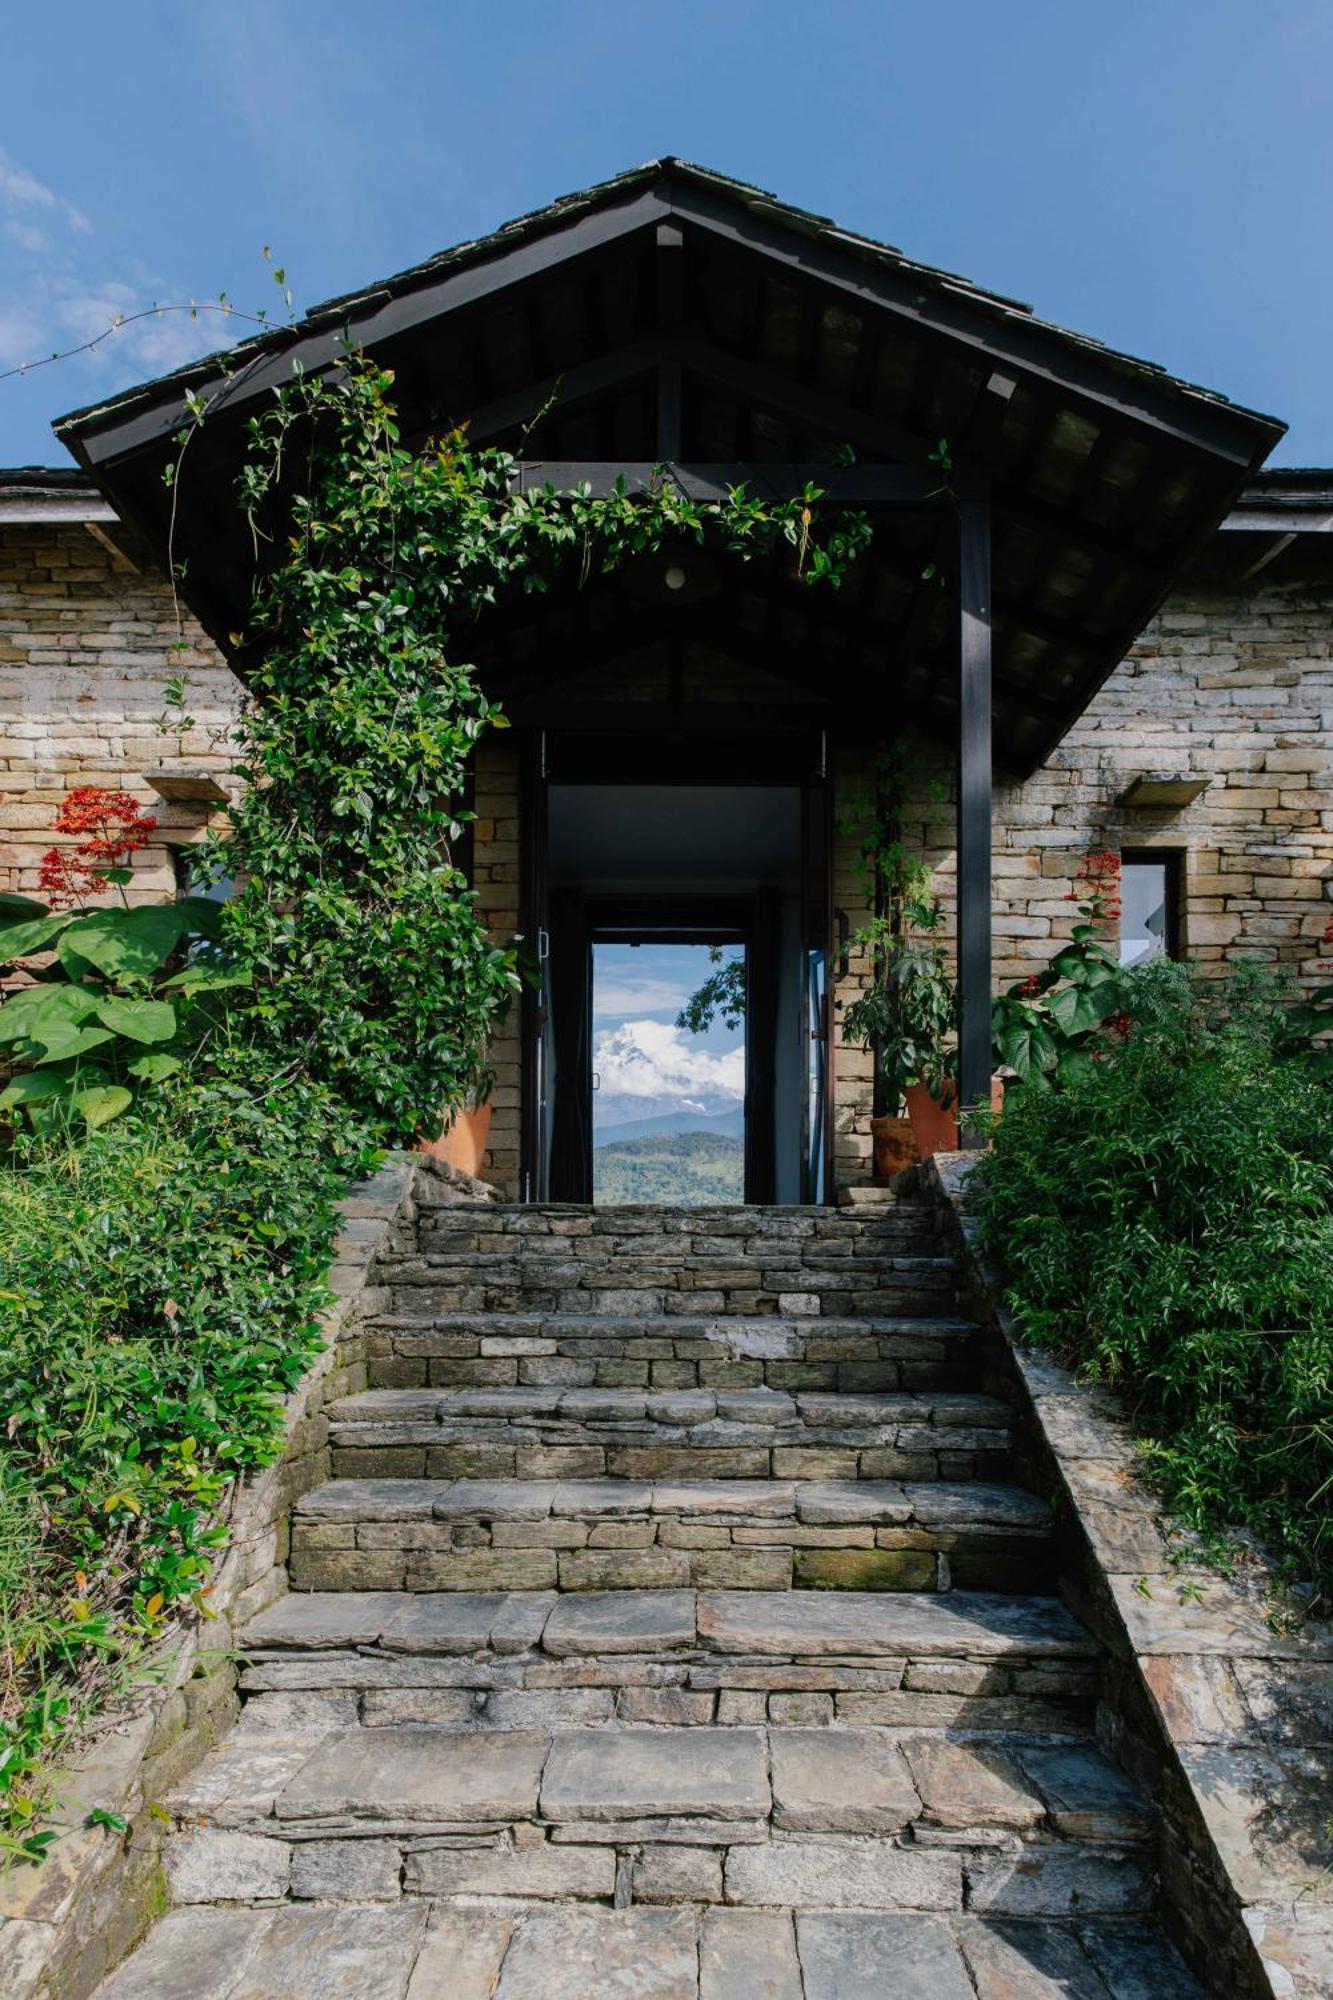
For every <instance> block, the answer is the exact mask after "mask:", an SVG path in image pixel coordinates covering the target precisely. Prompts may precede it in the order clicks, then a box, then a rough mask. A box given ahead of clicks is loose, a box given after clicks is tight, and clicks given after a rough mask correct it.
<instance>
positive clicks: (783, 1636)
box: [241, 1590, 1099, 1735]
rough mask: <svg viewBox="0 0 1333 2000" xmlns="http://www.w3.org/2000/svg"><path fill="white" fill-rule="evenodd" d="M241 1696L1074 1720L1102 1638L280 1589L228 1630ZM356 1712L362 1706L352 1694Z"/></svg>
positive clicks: (924, 1611)
mask: <svg viewBox="0 0 1333 2000" xmlns="http://www.w3.org/2000/svg"><path fill="white" fill-rule="evenodd" d="M241 1643H242V1646H243V1650H244V1653H245V1656H246V1661H247V1664H246V1665H245V1666H244V1668H243V1670H242V1686H243V1689H244V1691H245V1693H246V1695H247V1697H248V1698H251V1699H253V1698H255V1697H258V1696H270V1695H272V1696H279V1695H281V1696H293V1695H299V1696H302V1697H304V1698H307V1699H315V1700H323V1699H326V1698H330V1697H332V1698H335V1699H336V1700H337V1701H339V1702H342V1703H344V1706H345V1707H346V1705H347V1704H350V1710H349V1711H348V1713H347V1715H346V1718H345V1719H349V1720H350V1719H352V1715H353V1714H354V1713H360V1715H361V1717H362V1719H363V1720H370V1719H372V1717H373V1718H374V1719H379V1720H400V1721H406V1720H420V1721H430V1722H436V1723H440V1724H444V1723H446V1722H447V1723H449V1724H450V1725H451V1726H453V1727H456V1728H460V1729H470V1728H475V1727H478V1726H484V1727H489V1728H496V1727H499V1726H500V1725H501V1722H502V1721H503V1722H504V1723H505V1724H506V1726H510V1727H528V1726H545V1725H547V1724H549V1723H551V1722H555V1721H573V1720H577V1721H580V1722H609V1721H614V1720H620V1721H630V1720H633V1721H639V1722H649V1721H651V1722H656V1723H659V1724H662V1725H671V1724H704V1723H710V1722H719V1723H732V1724H741V1723H754V1722H762V1721H765V1720H768V1721H774V1722H795V1721H803V1722H821V1721H822V1722H831V1721H834V1720H837V1721H840V1722H844V1723H855V1724H859V1725H865V1724H874V1725H878V1726H882V1727H891V1728H895V1729H903V1730H912V1731H915V1732H928V1731H933V1730H941V1729H949V1730H952V1731H955V1732H959V1731H961V1732H968V1731H971V1732H977V1731H984V1732H989V1733H992V1734H993V1733H994V1732H995V1731H997V1730H1016V1731H1023V1732H1029V1733H1030V1732H1053V1733H1056V1734H1073V1735H1076V1734H1080V1733H1085V1732H1086V1731H1087V1730H1088V1728H1089V1726H1090V1722H1091V1714H1092V1704H1093V1703H1094V1701H1095V1699H1096V1695H1097V1689H1098V1681H1099V1668H1098V1656H1099V1648H1098V1646H1097V1642H1096V1641H1095V1640H1094V1639H1093V1637H1092V1635H1091V1634H1090V1633H1089V1632H1088V1631H1087V1630H1086V1629H1085V1628H1084V1627H1083V1626H1081V1625H1080V1624H1079V1623H1078V1621H1077V1620H1076V1619H1074V1618H1072V1617H1071V1616H1070V1614H1069V1613H1068V1612H1067V1611H1066V1610H1065V1609H1064V1607H1063V1606H1062V1605H1061V1604H1059V1603H1058V1602H1056V1601H1055V1600H1054V1599H1051V1598H1039V1597H1031V1598H1022V1597H1004V1596H999V1595H995V1594H991V1593H979V1592H964V1591H955V1592H950V1593H947V1594H943V1595H939V1596H932V1595H928V1594H922V1593H885V1594H880V1593H864V1592H838V1593H828V1592H814V1591H794V1592H783V1593H775V1592H747V1591H715V1592H699V1593H697V1594H696V1593H695V1592H693V1591H686V1590H657V1591H647V1590H617V1591H586V1592H578V1593H571V1594H567V1595H563V1596H562V1595H559V1594H558V1593H556V1592H554V1591H529V1592H523V1591H509V1592H505V1591H492V1592H465V1591H453V1592H439V1593H420V1594H414V1593H406V1592H399V1591H338V1592H309V1593H307V1592H294V1593H292V1594H290V1595H289V1596H287V1597H284V1598H282V1599H280V1600H279V1601H278V1602H277V1603H276V1604H274V1605H272V1606H270V1607H269V1609H268V1610H267V1611H264V1612H262V1613H261V1614H260V1616H259V1617H258V1618H256V1619H254V1620H253V1621H252V1622H251V1624H250V1625H249V1626H248V1628H247V1629H246V1631H245V1632H244V1634H243V1635H242V1641H241ZM358 1705H359V1706H358Z"/></svg>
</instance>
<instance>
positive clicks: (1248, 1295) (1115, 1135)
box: [982, 966, 1333, 1604]
mask: <svg viewBox="0 0 1333 2000" xmlns="http://www.w3.org/2000/svg"><path fill="white" fill-rule="evenodd" d="M1130 1013H1131V1016H1132V1027H1131V1030H1130V1033H1129V1036H1128V1040H1127V1041H1126V1042H1125V1043H1124V1045H1123V1046H1122V1047H1119V1048H1116V1049H1109V1050H1107V1051H1106V1052H1104V1055H1103V1059H1102V1060H1099V1061H1096V1062H1094V1063H1093V1064H1092V1065H1091V1066H1090V1069H1089V1071H1088V1073H1087V1074H1086V1075H1084V1076H1082V1077H1080V1078H1078V1079H1077V1080H1075V1081H1073V1082H1072V1083H1071V1084H1070V1085H1069V1087H1068V1088H1066V1089H1062V1090H1057V1091H1052V1092H1049V1093H1044V1094H1042V1093H1037V1092H1029V1091H1021V1092H1019V1093H1017V1094H1016V1095H1015V1096H1012V1097H1011V1098H1010V1099H1009V1100H1008V1101H1007V1102H1006V1105H1005V1111H1004V1116H1003V1118H1002V1119H1001V1121H1000V1123H999V1126H998V1128H997V1129H996V1132H995V1141H994V1152H993V1154H992V1155H991V1157H990V1158H989V1160H988V1161H987V1164H986V1167H985V1169H984V1174H985V1187H984V1199H983V1206H982V1231H983V1240H984V1242H985V1244H986V1246H987V1248H988V1249H989V1251H990V1252H991V1253H992V1254H993V1255H994V1256H995V1257H996V1259H997V1260H998V1261H999V1263H1000V1264H1001V1266H1002V1267H1003V1269H1004V1272H1005V1274H1006V1281H1007V1296H1008V1300H1009V1303H1010V1305H1011V1306H1012V1308H1013V1309H1014V1311H1015V1312H1016V1314H1017V1316H1018V1318H1019V1320H1020V1322H1021V1324H1022V1325H1023V1327H1024V1329H1025V1330H1026V1331H1027V1333H1028V1334H1030V1335H1031V1336H1032V1337H1033V1338H1035V1339H1037V1340H1039V1341H1041V1342H1043V1343H1045V1344H1047V1345H1049V1346H1050V1347H1052V1348H1054V1349H1055V1350H1056V1351H1057V1352H1058V1353H1060V1354H1061V1355H1062V1356H1064V1357H1066V1358H1067V1359H1069V1360H1072V1361H1073V1362H1075V1363H1077V1364H1078V1365H1079V1367H1080V1368H1081V1369H1082V1370H1083V1371H1084V1372H1085V1373H1086V1374H1087V1375H1088V1376H1090V1377H1093V1378H1095V1379H1098V1380H1103V1381H1107V1382H1110V1383H1112V1384H1114V1385H1115V1387H1116V1388H1117V1389H1118V1390H1119V1391H1120V1392H1121V1393H1122V1394H1123V1395H1124V1396H1125V1397H1126V1398H1127V1400H1128V1403H1129V1407H1130V1409H1131V1411H1132V1413H1133V1416H1134V1419H1135V1422H1136V1424H1137V1426H1138V1428H1139V1430H1140V1432H1141V1435H1142V1438H1143V1440H1144V1447H1145V1455H1146V1461H1147V1465H1148V1468H1149V1470H1150V1471H1151V1473H1152V1474H1153V1476H1154V1477H1155V1479H1156V1480H1157V1482H1158V1483H1159V1485H1160V1487H1161V1489H1162V1490H1163V1492H1164V1493H1165V1495H1166V1497H1167V1498H1168V1500H1169V1501H1170V1503H1171V1504H1172V1506H1173V1507H1174V1508H1176V1509H1177V1510H1178V1511H1179V1512H1180V1513H1181V1514H1183V1515H1184V1516H1185V1517H1186V1519H1188V1520H1189V1521H1190V1522H1191V1523H1193V1524H1194V1525H1196V1526H1197V1527H1199V1528H1200V1529H1202V1530H1204V1531H1205V1533H1207V1534H1208V1535H1210V1536H1214V1537H1217V1538H1219V1539H1220V1540H1225V1539H1226V1538H1227V1537H1229V1536H1234V1534H1235V1533H1236V1531H1238V1530H1242V1529H1247V1530H1250V1531H1253V1532H1254V1533H1255V1534H1257V1535H1258V1536H1260V1537H1261V1538H1263V1539H1264V1540H1265V1541H1266V1542H1267V1543H1268V1544H1269V1545H1270V1546H1271V1547H1272V1548H1273V1549H1274V1550H1275V1551H1276V1553H1277V1554H1278V1555H1279V1556H1280V1558H1281V1560H1282V1564H1283V1567H1284V1569H1285V1571H1286V1573H1287V1575H1288V1576H1289V1578H1291V1579H1293V1580H1296V1581H1299V1582H1302V1583H1304V1585H1305V1586H1306V1587H1307V1590H1308V1591H1309V1592H1310V1593H1311V1594H1312V1595H1314V1596H1322V1598H1323V1600H1324V1602H1325V1604H1327V1602H1328V1600H1329V1598H1330V1596H1333V1507H1330V1497H1331V1496H1333V1086H1331V1085H1330V1082H1329V1080H1328V1075H1327V1071H1322V1072H1321V1070H1320V1068H1319V1066H1318V1064H1317V1062H1316V1061H1314V1060H1312V1059H1311V1058H1309V1057H1308V1056H1280V1055H1279V1054H1278V1053H1277V1043H1278V1035H1277V1033H1276V1032H1275V1023H1276V1015H1275V1009H1274V1006H1273V1004H1272V993H1271V990H1270V989H1269V988H1268V987H1267V986H1266V985H1265V984H1264V983H1263V982H1261V981H1260V982H1256V981H1255V980H1254V979H1250V978H1246V979H1242V980H1240V981H1238V982H1233V984H1232V985H1231V986H1230V987H1229V988H1223V989H1221V990H1220V991H1219V990H1218V989H1217V988H1216V987H1213V988H1211V989H1210V988H1209V987H1207V986H1206V985H1204V984H1203V983H1201V982H1199V981H1197V980H1196V979H1193V978H1191V976H1190V975H1189V974H1188V973H1187V972H1186V971H1185V970H1184V969H1183V968H1181V967H1176V966H1163V967H1160V968H1152V969H1150V970H1149V971H1147V972H1145V973H1143V974H1140V975H1136V976H1135V978H1134V980H1133V981H1132V982H1131V999H1130Z"/></svg>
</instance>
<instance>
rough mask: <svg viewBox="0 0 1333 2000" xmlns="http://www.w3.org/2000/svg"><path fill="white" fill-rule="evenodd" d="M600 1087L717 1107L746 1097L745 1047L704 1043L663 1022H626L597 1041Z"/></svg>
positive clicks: (605, 1094) (692, 1107) (604, 1093)
mask: <svg viewBox="0 0 1333 2000" xmlns="http://www.w3.org/2000/svg"><path fill="white" fill-rule="evenodd" d="M593 1068H594V1070H596V1072H597V1075H598V1078H599V1084H598V1090H599V1093H600V1095H601V1097H602V1099H603V1100H604V1101H605V1100H606V1099H607V1098H612V1097H619V1098H653V1099H656V1100H663V1099H665V1100H669V1101H670V1103H671V1107H672V1108H673V1109H675V1110H678V1111H718V1110H721V1109H723V1108H725V1107H726V1106H729V1105H735V1104H740V1103H741V1102H742V1101H743V1100H744V1097H745V1049H744V1047H743V1045H742V1044H740V1043H739V1042H738V1043H737V1045H736V1046H735V1047H734V1048H731V1049H727V1050H725V1051H723V1052H722V1053H720V1054H719V1053H715V1052H713V1051H711V1050H708V1049H703V1048H700V1047H699V1045H698V1043H697V1041H696V1040H694V1039H693V1038H692V1037H691V1036H689V1035H686V1034H685V1033H683V1032H682V1030H681V1029H679V1028H676V1027H672V1026H669V1025H668V1024H667V1023H666V1022H664V1021H624V1022H622V1023H621V1025H620V1026H619V1027H618V1028H607V1029H604V1030H603V1031H602V1033H601V1034H600V1035H598V1036H596V1037H595V1039H594V1042H593Z"/></svg>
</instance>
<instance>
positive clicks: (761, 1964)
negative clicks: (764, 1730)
mask: <svg viewBox="0 0 1333 2000" xmlns="http://www.w3.org/2000/svg"><path fill="white" fill-rule="evenodd" d="M150 1996H151V2000H1009V1996H1021V2000H1200V1995H1199V1989H1198V1988H1197V1987H1196V1986H1195V1985H1194V1983H1193V1981H1192V1980H1190V1978H1189V1977H1188V1975H1187V1974H1186V1973H1185V1971H1184V1969H1183V1967H1182V1966H1181V1965H1180V1962H1179V1960H1178V1959H1177V1958H1176V1957H1175V1955H1174V1953H1172V1952H1171V1950H1170V1948H1169V1947H1168V1946H1167V1945H1166V1944H1165V1943H1164V1941H1163V1940H1162V1938H1161V1936H1160V1934H1159V1933H1158V1932H1157V1931H1156V1930H1155V1929H1154V1928H1153V1927H1151V1926H1146V1925H1140V1924H1133V1923H1130V1924H1118V1923H1105V1922H1097V1921H1081V1922H1080V1921H1075V1922H1069V1923H1051V1922H1045V1923H1043V1922H1023V1921H1014V1920H1005V1919H995V1918H973V1917H965V1918H952V1919H950V1918H942V1917H938V1916H928V1915H915V1914H903V1913H897V1914H888V1913H875V1914H871V1913H863V1912H849V1911H801V1912H799V1913H797V1914H796V1915H795V1916H793V1915H792V1914H791V1913H790V1912H786V1911H770V1910H736V1909H719V1908H710V1909H704V1910H700V1909H698V1908H695V1907H685V1908H652V1907H635V1908H632V1909H625V1910H599V1909H587V1908H580V1909H554V1910H552V1909H542V1908H536V1907H518V1908H509V1909H503V1910H500V1909H469V1910H459V1909H454V1908H449V1907H447V1906H442V1905H439V1904H434V1905H432V1904H428V1903H423V1904H418V1905H414V1906H412V1907H406V1906H403V1905H397V1906H390V1905H384V1904H378V1905H377V1904H373V1903H370V1904H367V1903H350V1904H345V1905H342V1906H338V1907H333V1908H329V1907H322V1908H321V1907H299V1906H297V1907H292V1906H287V1907H284V1908H279V1909H264V1908H260V1909H230V1910H212V1909H189V1910H177V1911H175V1912H173V1913H172V1914H171V1915H169V1916H167V1917H166V1918H164V1919H163V1921H162V1922H161V1923H159V1924H158V1925H157V1927H156V1929H155V1930H154V1931H153V1932H152V1934H151V1936H150V1937H149V1939H148V1941H147V1943H145V1944H144V1945H142V1946H141V1947H140V1949H139V1950H138V1951H137V1952H136V1953H135V1954H134V1955H133V1957H132V1958H130V1959H129V1960H128V1961H127V1963H126V1964H125V1965H123V1966H122V1967H121V1968H120V1970H119V1972H117V1973H115V1974H113V1975H112V1977H111V1978H110V1979H109V1980H108V1981H106V1982H105V1983H104V1984H103V1985H102V1987H101V1988H100V1989H99V1994H98V2000H149V1997H150Z"/></svg>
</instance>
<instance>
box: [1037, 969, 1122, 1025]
mask: <svg viewBox="0 0 1333 2000" xmlns="http://www.w3.org/2000/svg"><path fill="white" fill-rule="evenodd" d="M1118 993H1119V987H1118V982H1117V981H1116V980H1114V979H1104V980H1102V981H1101V982H1100V984H1098V985H1096V986H1062V987H1060V988H1059V990H1058V991H1057V992H1055V993H1048V994H1047V995H1046V1005H1047V1008H1048V1009H1049V1012H1050V1015H1051V1019H1052V1020H1053V1021H1054V1022H1055V1023H1056V1025H1057V1027H1060V1028H1063V1029H1064V1031H1065V1033H1066V1034H1067V1035H1082V1034H1085V1033H1086V1032H1087V1030H1088V1029H1089V1028H1096V1027H1099V1026H1100V1025H1101V1023H1102V1022H1103V1021H1104V1020H1106V1018H1107V1016H1108V1015H1110V1014H1113V1013H1114V1012H1115V1007H1116V1000H1117V998H1118Z"/></svg>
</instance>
